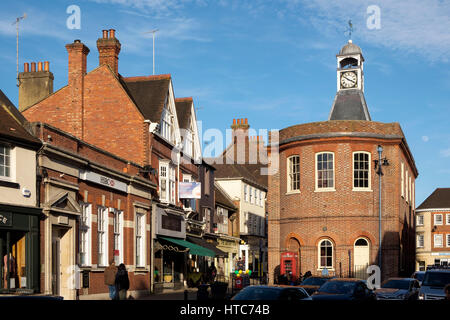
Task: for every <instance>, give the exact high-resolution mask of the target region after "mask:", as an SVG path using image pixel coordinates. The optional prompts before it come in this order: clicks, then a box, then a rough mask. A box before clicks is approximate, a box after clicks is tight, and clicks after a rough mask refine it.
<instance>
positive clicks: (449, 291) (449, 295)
mask: <svg viewBox="0 0 450 320" xmlns="http://www.w3.org/2000/svg"><path fill="white" fill-rule="evenodd" d="M444 292H445V300H447V301H450V283H449V284H447V285H446V286H445V288H444Z"/></svg>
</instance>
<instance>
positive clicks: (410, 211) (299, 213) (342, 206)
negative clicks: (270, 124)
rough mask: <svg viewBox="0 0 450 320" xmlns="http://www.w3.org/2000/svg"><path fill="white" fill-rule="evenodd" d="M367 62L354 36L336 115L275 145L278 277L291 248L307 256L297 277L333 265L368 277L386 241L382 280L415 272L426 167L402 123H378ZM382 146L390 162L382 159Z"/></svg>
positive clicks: (272, 271)
mask: <svg viewBox="0 0 450 320" xmlns="http://www.w3.org/2000/svg"><path fill="white" fill-rule="evenodd" d="M363 62H364V58H363V56H362V52H361V49H360V48H359V47H358V46H356V45H355V44H353V43H351V41H349V43H348V44H346V45H345V46H344V47H343V48H342V49H341V51H340V53H339V54H338V55H337V80H338V81H337V82H338V83H337V88H338V91H337V93H336V97H335V99H334V101H333V105H332V108H331V112H330V115H329V119H328V121H324V122H315V123H306V124H299V125H294V126H291V127H288V128H285V129H282V130H280V131H279V141H269V145H271V148H273V147H274V146H277V147H278V148H279V170H278V171H277V172H276V173H275V174H273V175H270V176H269V181H268V186H269V194H268V206H269V210H268V211H269V227H268V228H269V235H268V237H269V248H268V250H269V281H270V282H271V283H273V282H274V281H275V282H276V281H277V276H278V275H279V267H280V255H281V253H282V252H295V253H298V257H299V258H298V261H297V262H298V264H297V265H298V268H297V270H295V273H296V274H297V275H298V274H299V273H303V274H304V273H305V272H307V271H311V273H312V274H318V275H320V274H321V273H322V270H323V269H327V271H328V273H329V274H330V275H335V276H354V277H361V278H365V277H367V274H366V273H365V272H366V267H367V265H372V264H378V257H379V250H380V247H379V242H380V240H381V242H382V244H381V246H382V247H381V253H382V254H381V257H382V268H381V271H382V278H383V279H384V278H385V277H391V276H398V275H401V274H406V275H409V274H411V272H412V271H413V268H414V254H415V252H414V219H413V217H414V209H415V207H414V182H415V179H416V178H417V175H418V171H417V169H416V166H415V163H414V159H413V156H412V154H411V152H410V150H409V148H408V145H407V143H406V138H405V136H404V134H403V132H402V130H401V128H400V125H399V124H398V123H396V122H395V123H380V122H374V121H372V120H371V118H370V114H369V110H368V108H367V105H366V101H365V98H364V73H363ZM378 146H381V147H382V149H383V150H382V158H383V159H386V161H384V160H383V159H382V161H381V162H379V154H378V151H377V150H378ZM271 156H272V155H271ZM380 163H381V164H383V165H382V166H381V170H382V173H383V174H382V175H379V174H377V172H379V171H378V170H379V169H380ZM380 178H381V215H382V218H381V229H382V230H381V239H380V236H379V231H380V230H379V209H380V206H379V203H380V202H379V200H380V198H379V192H380V189H379V181H380V180H379V179H380Z"/></svg>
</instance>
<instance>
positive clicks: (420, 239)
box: [416, 233, 425, 248]
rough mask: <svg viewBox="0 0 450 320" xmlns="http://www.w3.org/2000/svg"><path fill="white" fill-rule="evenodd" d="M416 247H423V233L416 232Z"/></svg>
mask: <svg viewBox="0 0 450 320" xmlns="http://www.w3.org/2000/svg"><path fill="white" fill-rule="evenodd" d="M416 246H417V248H423V247H424V246H425V236H424V234H423V233H419V234H417V243H416Z"/></svg>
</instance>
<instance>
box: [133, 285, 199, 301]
mask: <svg viewBox="0 0 450 320" xmlns="http://www.w3.org/2000/svg"><path fill="white" fill-rule="evenodd" d="M187 291H188V300H197V288H189V289H187ZM138 300H184V289H182V290H177V291H172V292H164V293H154V294H151V295H149V296H145V297H141V298H139V299H138Z"/></svg>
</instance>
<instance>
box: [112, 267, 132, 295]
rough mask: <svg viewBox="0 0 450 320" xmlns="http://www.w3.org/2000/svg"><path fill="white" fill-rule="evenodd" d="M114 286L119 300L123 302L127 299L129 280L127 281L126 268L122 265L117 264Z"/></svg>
mask: <svg viewBox="0 0 450 320" xmlns="http://www.w3.org/2000/svg"><path fill="white" fill-rule="evenodd" d="M115 284H116V290H117V293H118V298H119V300H125V299H126V298H127V290H128V289H129V288H130V280H129V279H128V272H127V268H126V267H125V265H124V264H123V263H121V264H119V268H118V270H117V274H116V281H115Z"/></svg>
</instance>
